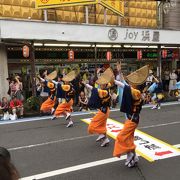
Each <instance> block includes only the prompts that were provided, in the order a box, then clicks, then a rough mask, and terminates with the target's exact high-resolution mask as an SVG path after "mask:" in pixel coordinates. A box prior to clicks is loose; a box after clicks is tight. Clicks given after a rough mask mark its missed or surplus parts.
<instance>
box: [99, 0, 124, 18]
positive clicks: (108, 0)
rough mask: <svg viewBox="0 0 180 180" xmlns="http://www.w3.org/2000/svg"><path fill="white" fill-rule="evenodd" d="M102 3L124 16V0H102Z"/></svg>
mask: <svg viewBox="0 0 180 180" xmlns="http://www.w3.org/2000/svg"><path fill="white" fill-rule="evenodd" d="M100 4H101V5H102V6H104V7H106V8H107V9H109V10H111V11H112V12H114V13H116V14H119V15H121V16H124V0H119V1H117V0H101V1H100Z"/></svg>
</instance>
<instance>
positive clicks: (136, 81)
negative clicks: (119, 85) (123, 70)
mask: <svg viewBox="0 0 180 180" xmlns="http://www.w3.org/2000/svg"><path fill="white" fill-rule="evenodd" d="M148 75H149V66H148V65H146V66H143V67H142V68H140V69H138V70H136V71H134V72H133V73H131V74H129V75H128V76H126V80H127V81H128V82H129V83H130V84H132V85H141V84H143V83H144V82H145V81H146V79H147V77H148Z"/></svg>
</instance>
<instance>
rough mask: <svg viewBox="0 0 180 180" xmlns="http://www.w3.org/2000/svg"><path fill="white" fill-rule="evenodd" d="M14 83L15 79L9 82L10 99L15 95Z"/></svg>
mask: <svg viewBox="0 0 180 180" xmlns="http://www.w3.org/2000/svg"><path fill="white" fill-rule="evenodd" d="M15 83H16V80H15V79H12V81H11V83H10V85H9V87H10V96H11V98H12V96H14V95H15V93H16V84H15Z"/></svg>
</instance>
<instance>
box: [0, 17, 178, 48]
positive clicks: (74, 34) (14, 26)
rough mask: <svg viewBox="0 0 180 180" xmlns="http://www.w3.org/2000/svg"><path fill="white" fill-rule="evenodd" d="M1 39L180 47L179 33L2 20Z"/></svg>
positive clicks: (0, 23) (0, 22)
mask: <svg viewBox="0 0 180 180" xmlns="http://www.w3.org/2000/svg"><path fill="white" fill-rule="evenodd" d="M0 38H1V39H11V40H35V41H45V42H46V41H58V42H76V43H106V44H107V43H110V44H118V43H120V44H145V45H148V44H162V45H168V44H170V45H179V44H180V31H171V30H159V29H137V28H125V27H117V26H104V25H102V26H101V25H85V24H81V25H80V24H63V23H52V22H39V21H38V22H36V21H21V20H0Z"/></svg>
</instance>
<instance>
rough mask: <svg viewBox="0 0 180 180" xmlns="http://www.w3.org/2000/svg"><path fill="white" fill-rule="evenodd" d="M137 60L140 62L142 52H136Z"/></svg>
mask: <svg viewBox="0 0 180 180" xmlns="http://www.w3.org/2000/svg"><path fill="white" fill-rule="evenodd" d="M137 59H138V60H141V59H142V50H138V51H137Z"/></svg>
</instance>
